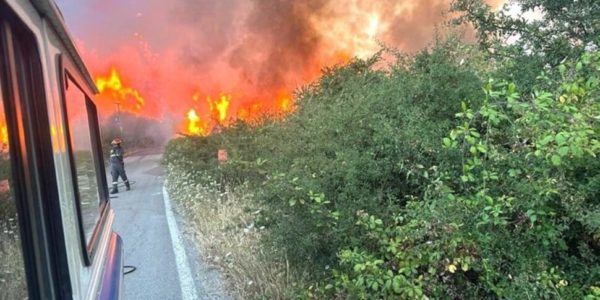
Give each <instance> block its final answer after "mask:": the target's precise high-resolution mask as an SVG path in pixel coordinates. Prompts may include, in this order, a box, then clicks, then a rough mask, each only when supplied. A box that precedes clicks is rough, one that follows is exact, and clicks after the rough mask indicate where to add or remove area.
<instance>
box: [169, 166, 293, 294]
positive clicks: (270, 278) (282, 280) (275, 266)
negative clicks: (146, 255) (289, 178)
mask: <svg viewBox="0 0 600 300" xmlns="http://www.w3.org/2000/svg"><path fill="white" fill-rule="evenodd" d="M169 171H170V172H169V174H181V173H177V172H174V170H169ZM192 177H193V176H191V174H188V175H184V176H180V175H178V176H169V181H168V188H169V193H170V194H171V195H172V197H173V199H174V200H175V202H176V203H177V205H176V206H177V210H178V212H179V213H181V214H183V215H184V216H185V219H186V225H187V226H186V229H185V232H186V233H188V234H191V235H192V236H193V238H194V240H195V241H197V245H198V247H200V250H201V251H200V252H201V253H202V254H203V255H204V257H203V259H204V260H205V261H206V262H208V263H209V264H212V265H215V266H218V267H219V268H220V269H221V270H222V273H223V275H224V277H225V280H226V284H227V285H228V286H227V290H228V292H229V294H230V295H231V296H232V297H234V298H235V299H289V298H292V297H293V295H292V292H293V291H294V289H295V285H296V283H298V282H300V281H299V278H297V277H296V276H293V275H292V274H291V272H290V271H289V266H288V264H287V263H286V260H285V259H277V258H274V257H270V256H269V255H268V254H267V253H265V252H264V251H263V248H262V247H261V242H260V241H261V237H262V235H263V234H265V233H266V230H265V229H264V228H261V227H259V228H257V227H256V226H255V225H254V224H255V223H254V220H255V219H256V216H257V214H258V213H259V212H260V210H259V209H257V208H256V207H257V205H256V203H254V201H253V195H252V194H251V193H244V192H242V191H239V190H238V191H236V192H235V193H232V192H229V191H225V192H223V193H220V192H218V190H219V189H218V188H217V185H216V184H214V183H213V184H210V185H209V186H201V185H198V184H196V183H195V182H194V181H193V180H191V178H192Z"/></svg>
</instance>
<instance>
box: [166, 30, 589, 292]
mask: <svg viewBox="0 0 600 300" xmlns="http://www.w3.org/2000/svg"><path fill="white" fill-rule="evenodd" d="M383 54H388V53H387V52H385V51H384V52H382V53H380V54H379V55H376V56H375V57H373V58H372V59H369V60H354V61H352V62H351V63H349V64H348V65H345V66H338V67H335V68H331V69H326V70H324V73H323V76H322V77H321V79H320V80H319V81H317V82H315V83H314V84H313V85H311V86H308V87H305V88H303V89H301V90H299V91H298V93H297V95H296V100H297V103H296V104H297V107H296V111H295V113H294V114H292V115H290V116H288V117H287V118H286V119H285V120H279V121H277V122H266V123H265V124H263V125H262V126H258V127H249V126H247V125H243V124H238V125H237V126H232V127H230V128H227V129H225V130H223V132H221V133H220V134H216V135H212V136H208V137H196V138H182V139H177V140H174V141H172V142H171V143H170V144H169V146H168V149H167V154H166V156H165V158H166V162H167V163H170V164H178V165H179V166H182V167H184V168H188V169H191V170H193V169H197V170H203V172H202V173H203V174H206V173H205V172H208V174H210V177H211V178H220V181H221V183H222V184H223V185H229V186H230V187H232V188H235V186H236V185H238V184H240V183H242V182H244V183H247V184H249V185H250V186H251V187H252V188H254V189H255V191H256V192H255V193H256V197H257V198H258V199H257V200H259V201H260V203H261V204H262V205H263V206H264V207H263V209H262V210H261V213H260V214H259V215H258V216H257V220H256V222H257V223H258V224H259V225H260V226H266V227H269V229H270V230H269V233H270V234H269V235H268V237H267V238H266V240H265V243H267V244H268V246H269V247H266V249H277V250H276V252H277V253H274V254H277V255H281V256H285V257H286V258H287V259H288V260H289V261H290V262H291V263H292V265H291V267H293V268H295V269H296V270H298V271H299V272H300V271H302V272H308V273H309V274H311V275H312V280H313V281H314V282H315V285H313V286H312V288H310V289H307V292H306V294H305V295H304V296H307V297H321V298H339V299H347V298H350V299H352V298H357V299H366V298H371V299H380V298H401V299H406V298H426V297H429V298H442V299H444V298H446V299H447V298H455V299H463V298H465V299H482V298H489V299H497V298H510V299H521V298H523V297H525V298H527V297H529V298H532V299H538V298H539V299H553V298H565V299H580V298H583V297H587V298H589V299H593V297H596V296H598V295H599V294H600V290H598V288H597V286H599V285H600V267H599V266H600V264H599V263H600V261H599V259H600V230H599V229H600V223H598V220H600V210H599V207H600V203H599V202H598V199H600V198H599V197H598V196H600V195H599V192H598V191H599V189H598V188H600V168H599V167H600V161H599V160H598V159H597V158H596V154H597V153H598V152H600V144H599V142H598V140H599V139H598V134H599V133H600V132H599V131H600V128H599V125H598V122H599V117H598V116H600V107H599V104H598V103H600V102H599V96H600V95H599V92H600V88H599V86H598V84H599V79H598V78H599V73H600V63H599V58H600V54H598V53H592V52H586V53H585V54H584V55H583V57H582V58H581V59H579V60H568V61H567V62H564V63H563V64H561V65H560V66H558V67H557V68H550V67H540V68H539V69H538V70H537V71H539V72H537V74H541V75H539V76H537V77H535V78H532V77H531V72H530V71H531V70H527V72H526V74H525V75H518V74H519V73H518V72H512V71H515V70H518V69H519V68H518V67H519V66H516V65H511V66H507V65H504V64H505V63H506V62H505V61H501V62H497V61H495V60H487V58H486V56H483V55H481V53H479V52H478V51H476V50H473V49H472V47H470V46H465V45H463V44H461V43H458V42H456V41H453V40H449V41H444V42H440V43H438V44H436V45H435V46H433V47H432V48H431V49H427V50H423V51H422V52H420V53H418V54H416V55H414V56H413V57H404V56H397V57H396V60H395V61H394V62H392V63H385V62H383V61H382V60H381V55H383ZM525 57H526V56H525ZM496 63H499V64H500V65H497V64H496ZM382 64H384V65H385V67H383V68H382V67H381V65H382ZM536 65H538V64H537V62H536ZM375 66H377V67H375ZM542 70H544V71H545V72H546V73H545V74H544V73H541V71H542ZM519 76H524V78H525V80H523V83H522V82H519ZM488 77H491V78H497V79H496V81H487V78H488ZM482 78H485V81H483V80H482ZM513 82H514V83H513ZM482 87H483V88H482ZM521 90H522V91H525V92H523V93H519V91H521ZM218 149H227V150H228V152H229V156H230V160H229V161H228V162H226V163H220V164H219V163H218V162H217V156H216V153H217V150H218ZM202 181H203V178H197V179H196V182H200V183H201V182H202ZM315 287H316V289H315Z"/></svg>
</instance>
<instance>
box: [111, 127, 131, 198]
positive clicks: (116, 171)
mask: <svg viewBox="0 0 600 300" xmlns="http://www.w3.org/2000/svg"><path fill="white" fill-rule="evenodd" d="M121 142H122V141H121V139H120V138H115V139H114V140H112V142H111V143H110V144H111V146H112V148H111V149H110V174H111V175H112V190H111V191H110V193H111V194H116V193H118V192H119V189H118V188H117V180H119V176H121V179H122V180H123V182H124V183H125V189H126V190H128V191H129V190H130V186H129V180H127V174H125V162H124V161H123V154H124V152H123V148H121Z"/></svg>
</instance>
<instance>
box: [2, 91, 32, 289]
mask: <svg viewBox="0 0 600 300" xmlns="http://www.w3.org/2000/svg"><path fill="white" fill-rule="evenodd" d="M0 90H1V89H0ZM8 150H9V137H8V127H7V122H6V114H5V110H4V100H3V98H2V93H0V299H24V298H27V284H26V277H25V266H24V263H23V254H22V253H23V252H22V251H21V241H20V238H19V223H18V217H19V216H18V215H17V208H16V203H15V196H14V193H13V190H14V189H12V188H11V187H12V184H13V181H12V178H11V172H12V170H11V157H10V154H9V152H8Z"/></svg>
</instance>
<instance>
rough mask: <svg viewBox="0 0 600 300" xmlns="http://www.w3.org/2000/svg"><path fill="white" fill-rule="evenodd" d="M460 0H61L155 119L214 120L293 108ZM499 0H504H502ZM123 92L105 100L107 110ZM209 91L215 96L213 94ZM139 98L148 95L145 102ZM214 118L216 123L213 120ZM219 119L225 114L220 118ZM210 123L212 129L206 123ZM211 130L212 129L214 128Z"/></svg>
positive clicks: (78, 33)
mask: <svg viewBox="0 0 600 300" xmlns="http://www.w3.org/2000/svg"><path fill="white" fill-rule="evenodd" d="M450 1H451V0H420V1H412V0H396V1H393V0H380V1H372V0H346V1H333V0H303V1H295V0H219V1H214V0H173V1H162V0H146V1H143V2H140V1H135V0H122V1H114V0H112V1H99V0H89V1H79V0H59V1H58V4H59V7H61V9H62V10H63V14H64V15H65V18H66V22H67V24H68V25H69V27H70V28H71V29H72V31H73V35H74V36H75V38H76V39H77V41H78V45H79V48H80V50H81V52H82V54H83V56H84V60H86V61H87V63H88V65H89V68H90V69H91V71H92V73H93V75H94V76H98V77H102V76H108V75H109V74H110V72H111V69H116V70H117V71H118V74H119V77H120V80H121V82H122V84H123V85H124V86H127V87H131V88H132V89H134V90H136V91H139V93H140V94H141V95H142V97H143V100H144V105H143V107H142V108H141V109H135V107H133V106H131V107H130V106H127V105H126V104H127V99H125V100H123V101H121V102H125V105H123V108H124V109H125V110H130V111H131V112H133V113H135V114H140V115H144V116H146V117H151V118H156V119H160V120H162V119H166V118H168V119H175V120H178V119H183V118H185V116H186V113H187V112H188V110H190V109H194V110H195V111H196V112H198V115H199V116H200V118H201V119H204V120H205V123H207V124H208V123H211V122H212V123H214V121H215V120H212V119H214V117H212V116H213V115H214V113H213V112H214V110H215V105H216V104H215V103H216V102H215V99H219V98H220V97H221V96H223V95H226V96H227V99H228V101H229V102H228V106H226V109H227V118H226V119H224V120H221V121H220V122H221V123H225V124H226V123H227V121H228V120H232V119H235V118H242V119H243V118H248V119H250V118H251V117H252V115H253V114H260V113H265V112H273V111H286V110H289V109H290V104H289V102H290V101H291V94H292V93H293V91H294V89H295V88H297V87H298V86H300V85H303V84H306V83H308V82H310V81H311V80H314V79H316V78H317V77H318V76H319V74H320V70H321V69H322V68H323V67H326V66H331V65H334V64H338V63H344V62H346V61H348V60H349V59H350V58H351V57H361V58H365V57H367V56H369V55H371V54H373V53H374V52H375V51H377V50H378V49H379V47H380V43H383V44H386V45H388V46H392V47H397V48H399V49H400V50H402V51H405V52H409V53H410V52H414V51H416V50H418V49H421V48H423V47H425V46H427V44H428V43H430V42H431V40H432V38H433V36H434V33H435V31H436V30H438V29H439V28H442V25H443V23H444V22H445V21H446V20H448V14H447V10H448V8H449V4H450ZM494 2H498V1H494ZM114 97H115V93H114V92H113V93H108V94H105V93H104V92H103V93H102V94H101V95H100V96H99V97H98V106H99V107H100V111H101V112H103V113H104V114H105V115H109V114H112V113H113V112H114V110H115V104H114V102H115V100H114ZM209 97H210V99H208V98H209ZM138 102H139V99H138ZM211 118H212V119H211ZM217 121H219V120H217ZM207 126H209V125H207ZM209 127H210V126H209Z"/></svg>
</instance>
